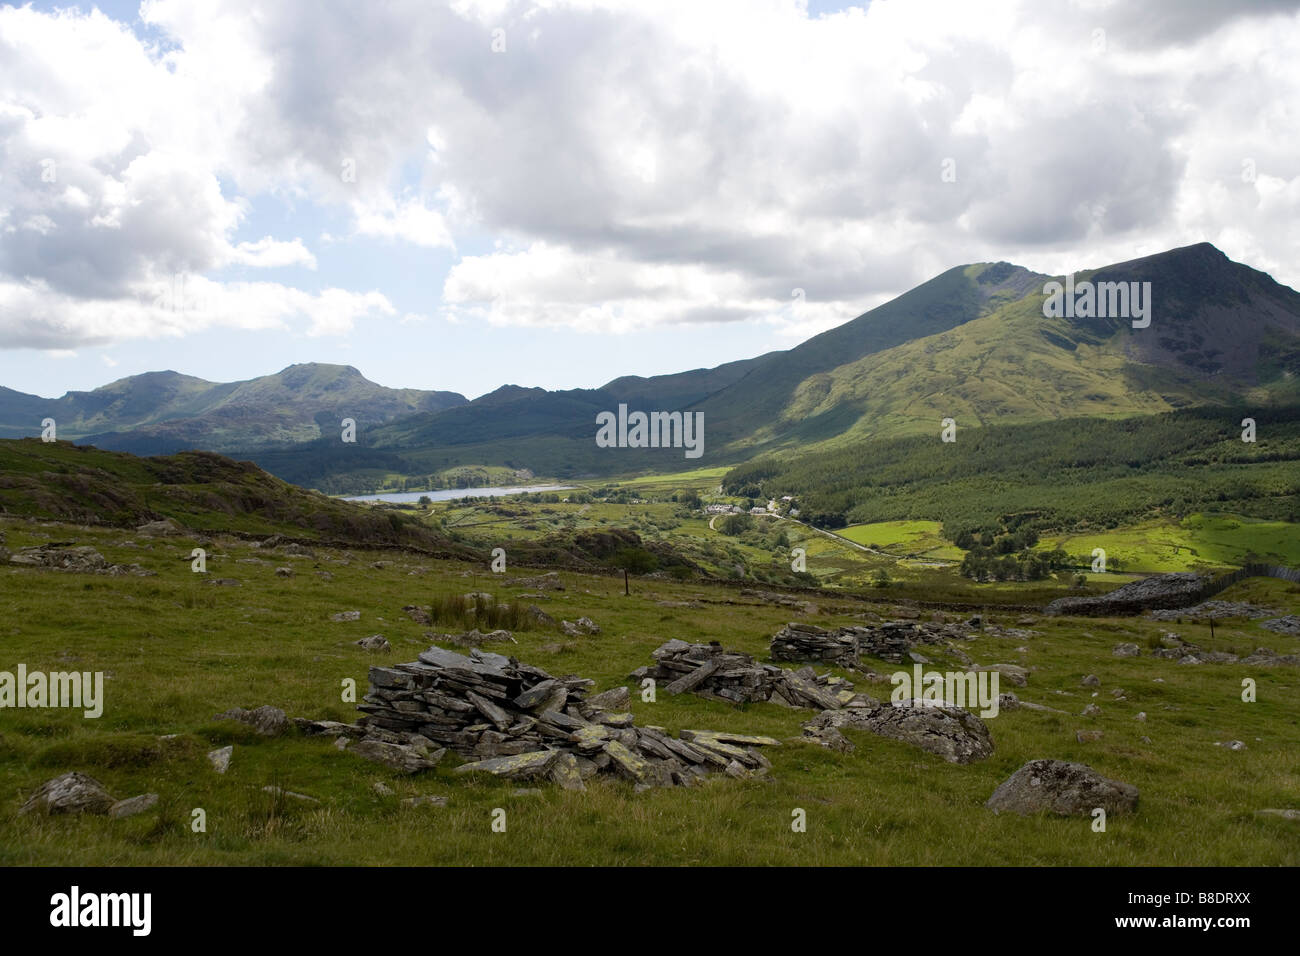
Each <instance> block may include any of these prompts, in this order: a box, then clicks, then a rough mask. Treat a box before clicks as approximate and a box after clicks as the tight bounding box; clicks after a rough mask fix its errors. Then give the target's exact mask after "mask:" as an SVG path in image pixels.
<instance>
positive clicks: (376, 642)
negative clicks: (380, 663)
mask: <svg viewBox="0 0 1300 956" xmlns="http://www.w3.org/2000/svg"><path fill="white" fill-rule="evenodd" d="M352 643H353V644H355V645H357V647H362V648H365V649H366V650H368V651H391V650H392V649H393V648H392V645H390V644H389V643H388V638H386V637H384V635H382V634H371V635H370V636H369V637H363V638H362V639H361V640H359V641H353V642H352Z"/></svg>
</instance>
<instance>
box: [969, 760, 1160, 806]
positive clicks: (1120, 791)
mask: <svg viewBox="0 0 1300 956" xmlns="http://www.w3.org/2000/svg"><path fill="white" fill-rule="evenodd" d="M1137 804H1138V789H1137V787H1134V786H1132V785H1131V784H1127V783H1122V782H1120V781H1118V780H1110V779H1108V778H1106V777H1103V776H1102V775H1101V774H1099V773H1097V771H1095V770H1093V769H1092V768H1091V767H1089V766H1088V765H1087V764H1081V763H1067V762H1066V761H1064V760H1031V761H1029V763H1027V764H1025V765H1024V766H1023V767H1021V768H1020V769H1019V770H1017V771H1016V772H1015V773H1013V774H1012V775H1011V776H1010V777H1008V778H1007V779H1006V780H1004V781H1003V782H1002V783H1001V784H1000V785H999V786H998V788H997V789H996V790H994V791H993V795H992V796H991V797H989V799H988V802H987V803H986V804H985V806H986V807H988V808H989V809H990V810H992V811H993V812H994V813H1004V812H1008V813H1018V814H1020V815H1022V816H1024V815H1027V814H1031V813H1039V812H1042V811H1046V812H1049V813H1055V814H1059V815H1061V816H1089V815H1091V813H1092V811H1093V810H1094V809H1096V808H1097V807H1101V808H1102V809H1103V810H1105V811H1106V813H1107V815H1112V816H1113V815H1115V814H1121V813H1132V812H1134V811H1135V810H1137Z"/></svg>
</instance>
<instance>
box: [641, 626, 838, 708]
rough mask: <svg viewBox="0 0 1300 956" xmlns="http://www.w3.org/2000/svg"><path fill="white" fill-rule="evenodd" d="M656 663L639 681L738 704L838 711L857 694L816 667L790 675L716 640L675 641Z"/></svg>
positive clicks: (662, 648) (662, 647)
mask: <svg viewBox="0 0 1300 956" xmlns="http://www.w3.org/2000/svg"><path fill="white" fill-rule="evenodd" d="M653 656H654V659H655V663H654V664H653V665H651V666H649V667H638V668H637V669H636V670H635V671H633V672H632V674H631V677H632V678H633V679H634V680H637V681H641V680H644V679H645V678H647V677H650V678H653V679H654V680H655V682H656V684H662V685H663V689H664V690H665V691H667V692H668V693H670V694H685V693H688V692H689V693H693V694H697V695H699V696H701V697H708V698H712V699H714V700H725V701H728V702H730V703H733V704H748V703H753V702H755V701H771V702H772V703H776V704H783V705H785V706H787V707H814V708H816V709H818V710H835V709H838V708H840V707H844V706H846V705H848V704H849V703H850V702H851V701H852V700H854V699H855V697H856V696H858V695H855V694H854V693H853V684H852V683H851V682H849V681H847V680H845V679H844V678H842V677H834V676H832V675H830V674H823V675H820V676H818V675H817V674H816V673H815V672H814V671H813V669H812V668H811V667H805V668H803V669H802V670H799V671H789V670H786V669H785V668H783V667H777V666H775V665H773V664H761V663H759V662H757V661H755V660H754V658H752V657H750V656H749V655H748V654H745V653H743V652H741V651H728V650H724V649H723V647H722V645H721V644H718V643H716V642H714V643H709V644H689V643H687V642H686V641H680V640H676V639H674V640H671V641H668V642H667V643H665V644H661V645H660V646H659V647H658V648H656V649H655V651H654V652H653Z"/></svg>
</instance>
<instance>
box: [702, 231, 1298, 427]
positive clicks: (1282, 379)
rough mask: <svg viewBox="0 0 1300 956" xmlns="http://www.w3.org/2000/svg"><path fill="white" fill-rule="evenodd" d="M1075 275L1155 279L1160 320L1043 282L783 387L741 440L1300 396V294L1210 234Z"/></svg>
mask: <svg viewBox="0 0 1300 956" xmlns="http://www.w3.org/2000/svg"><path fill="white" fill-rule="evenodd" d="M1038 278H1042V277H1035V281H1036V282H1037V279H1038ZM1054 281H1058V282H1061V283H1064V281H1065V277H1064V276H1059V277H1055V278H1054ZM1073 281H1074V282H1075V283H1076V284H1079V283H1082V282H1085V281H1088V282H1092V283H1094V284H1100V283H1103V282H1125V283H1129V282H1140V283H1150V290H1151V317H1150V325H1149V326H1147V327H1145V328H1134V327H1133V319H1132V318H1130V317H1128V316H1125V317H1116V316H1111V317H1103V318H1098V317H1058V318H1048V317H1046V316H1045V315H1044V303H1045V301H1046V300H1047V298H1048V296H1046V295H1045V294H1044V293H1043V285H1042V283H1038V284H1037V287H1036V288H1034V289H1032V290H1031V291H1030V292H1029V293H1028V294H1026V295H1024V296H1023V297H1020V298H1017V299H1015V300H1013V301H1007V302H1004V303H1003V304H1001V305H1000V306H998V307H997V308H995V309H992V310H991V311H987V312H986V313H985V314H983V315H981V316H979V317H977V318H973V319H971V320H969V321H966V322H964V323H962V324H960V325H956V326H954V327H952V328H951V329H949V330H947V331H943V332H939V333H937V334H931V335H926V336H921V337H916V338H913V339H912V340H910V341H907V342H904V343H902V344H899V345H897V346H894V347H892V348H888V349H884V350H882V351H878V352H874V353H872V354H869V355H866V356H864V357H863V358H860V359H858V360H856V361H850V362H845V363H843V364H841V365H839V366H837V367H836V368H834V369H831V370H830V371H828V372H824V373H818V374H815V375H811V376H808V377H806V378H804V379H803V380H802V381H800V382H799V383H798V385H797V386H796V387H795V388H794V389H793V392H792V393H789V392H788V391H786V390H784V389H783V395H784V401H783V403H782V404H781V405H780V406H779V407H778V408H776V410H775V411H774V412H772V413H771V417H770V419H769V421H768V422H766V423H762V422H757V421H754V422H751V423H750V427H749V428H748V429H747V430H742V434H745V435H746V437H744V438H743V439H741V442H738V444H742V443H743V444H744V445H747V446H749V447H756V448H759V449H761V450H765V451H766V450H775V449H780V448H793V447H798V448H800V449H801V450H804V449H806V448H807V447H808V446H809V445H810V444H816V443H825V444H831V445H834V444H843V443H846V442H861V441H862V440H865V439H869V438H873V437H886V436H894V435H907V434H918V433H934V434H937V433H938V430H939V427H940V422H941V421H942V420H943V419H944V418H953V419H954V420H955V421H956V422H957V424H958V427H962V426H979V425H991V424H1019V423H1029V422H1040V421H1046V420H1056V419H1063V418H1076V417H1084V416H1088V417H1101V418H1115V417H1127V416H1132V415H1145V414H1151V413H1156V412H1161V411H1168V410H1171V409H1175V408H1183V407H1188V406H1194V405H1206V404H1211V405H1223V404H1229V403H1232V402H1235V401H1240V400H1247V401H1251V402H1259V403H1261V404H1276V403H1278V402H1286V401H1294V400H1295V399H1296V398H1297V397H1300V390H1298V388H1297V386H1300V378H1297V374H1298V373H1300V294H1297V293H1296V292H1295V291H1294V290H1292V289H1289V288H1287V287H1285V286H1282V285H1279V284H1278V283H1277V282H1275V281H1274V280H1273V279H1272V278H1270V277H1269V276H1267V275H1266V274H1264V273H1262V272H1258V271H1256V270H1254V269H1251V268H1249V267H1248V266H1244V265H1241V264H1239V263H1235V262H1232V261H1231V260H1229V259H1228V258H1227V257H1226V256H1224V255H1223V253H1221V252H1219V250H1217V249H1215V248H1214V247H1213V246H1211V245H1209V244H1208V243H1201V244H1198V245H1194V246H1187V247H1185V248H1181V249H1173V250H1170V251H1168V252H1164V253H1160V254H1158V255H1153V256H1148V257H1145V258H1142V259H1135V260H1132V261H1130V262H1123V263H1119V264H1116V265H1112V266H1106V267H1103V268H1100V269H1094V270H1088V271H1084V272H1081V273H1078V274H1076V275H1075V276H1074V277H1073ZM920 288H921V289H924V288H925V286H922V287H920ZM895 301H900V300H895ZM892 304H893V303H890V304H889V305H892ZM887 307H888V306H882V307H881V309H885V308H887ZM879 311H880V310H876V312H879ZM871 315H872V313H868V316H871ZM864 318H866V317H864ZM858 321H861V320H858ZM835 331H839V330H835ZM741 384H744V383H743V382H742V383H741ZM730 391H731V390H729V392H730ZM729 392H727V393H723V394H722V395H721V396H718V399H715V400H710V401H709V402H705V403H702V404H701V406H700V407H701V408H703V409H704V410H705V411H706V415H707V413H708V412H710V411H715V410H719V411H720V409H717V406H718V405H719V404H720V402H719V400H733V399H731V396H730V395H729ZM711 406H712V407H711ZM715 417H716V415H715ZM733 421H734V418H733ZM730 424H731V423H730V422H729V423H728V425H729V426H730Z"/></svg>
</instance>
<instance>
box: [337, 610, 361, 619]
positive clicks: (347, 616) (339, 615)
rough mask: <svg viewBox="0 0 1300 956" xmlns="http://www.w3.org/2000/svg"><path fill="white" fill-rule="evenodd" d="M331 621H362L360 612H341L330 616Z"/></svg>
mask: <svg viewBox="0 0 1300 956" xmlns="http://www.w3.org/2000/svg"><path fill="white" fill-rule="evenodd" d="M330 620H331V621H359V620H361V612H360V611H339V612H338V613H337V614H331V615H330Z"/></svg>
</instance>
